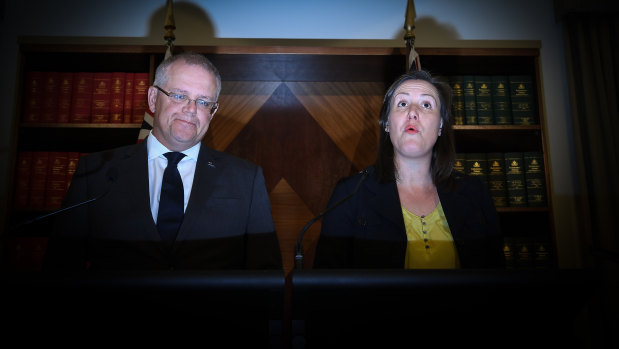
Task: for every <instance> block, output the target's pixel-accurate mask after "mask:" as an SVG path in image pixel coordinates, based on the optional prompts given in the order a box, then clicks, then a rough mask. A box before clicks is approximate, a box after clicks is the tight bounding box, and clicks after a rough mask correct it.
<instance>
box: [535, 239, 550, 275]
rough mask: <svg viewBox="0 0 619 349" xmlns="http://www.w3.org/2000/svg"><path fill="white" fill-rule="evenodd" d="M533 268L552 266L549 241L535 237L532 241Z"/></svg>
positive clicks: (544, 268) (545, 268)
mask: <svg viewBox="0 0 619 349" xmlns="http://www.w3.org/2000/svg"><path fill="white" fill-rule="evenodd" d="M532 245H533V246H532V247H533V268H534V269H543V270H547V269H551V268H552V249H551V245H550V242H549V241H546V240H542V239H536V240H534V241H533V244H532Z"/></svg>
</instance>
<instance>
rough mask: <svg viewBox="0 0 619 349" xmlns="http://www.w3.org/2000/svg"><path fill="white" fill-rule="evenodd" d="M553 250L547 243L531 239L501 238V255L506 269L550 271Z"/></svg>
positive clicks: (538, 239)
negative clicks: (503, 257)
mask: <svg viewBox="0 0 619 349" xmlns="http://www.w3.org/2000/svg"><path fill="white" fill-rule="evenodd" d="M552 251H553V248H552V246H551V244H550V242H549V241H547V240H543V239H541V238H533V237H505V238H503V254H504V256H505V267H506V268H507V269H519V270H530V269H551V268H553V260H554V259H553V253H552Z"/></svg>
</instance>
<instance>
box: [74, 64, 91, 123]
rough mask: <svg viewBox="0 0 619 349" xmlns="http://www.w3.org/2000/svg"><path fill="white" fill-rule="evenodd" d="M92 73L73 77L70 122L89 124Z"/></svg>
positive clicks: (81, 73)
mask: <svg viewBox="0 0 619 349" xmlns="http://www.w3.org/2000/svg"><path fill="white" fill-rule="evenodd" d="M92 79H93V73H89V72H79V73H75V74H74V75H73V93H72V96H71V122H75V123H89V122H90V109H91V106H92V83H93V81H92Z"/></svg>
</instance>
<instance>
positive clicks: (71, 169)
mask: <svg viewBox="0 0 619 349" xmlns="http://www.w3.org/2000/svg"><path fill="white" fill-rule="evenodd" d="M79 160H80V153H78V152H69V153H68V154H67V189H69V186H70V185H71V180H72V179H73V174H74V173H75V170H76V169H77V163H78V162H79Z"/></svg>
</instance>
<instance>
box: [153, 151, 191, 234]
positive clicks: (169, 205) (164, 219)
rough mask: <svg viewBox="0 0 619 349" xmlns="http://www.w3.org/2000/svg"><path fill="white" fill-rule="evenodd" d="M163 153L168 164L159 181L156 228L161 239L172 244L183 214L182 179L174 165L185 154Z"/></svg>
mask: <svg viewBox="0 0 619 349" xmlns="http://www.w3.org/2000/svg"><path fill="white" fill-rule="evenodd" d="M163 155H164V156H165V157H166V158H168V166H167V167H166V169H165V171H164V172H163V180H162V181H161V196H160V199H159V212H158V213H157V229H158V230H159V235H161V238H162V239H163V241H166V242H168V243H169V244H172V243H173V242H174V240H175V239H176V234H177V233H178V229H179V228H180V226H181V223H182V222H183V216H184V215H185V213H184V209H183V207H184V204H185V202H184V190H183V181H182V180H181V175H180V173H179V172H178V168H177V167H176V166H177V165H178V163H179V161H181V159H182V158H183V157H185V154H183V153H179V152H169V153H165V154H163Z"/></svg>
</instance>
